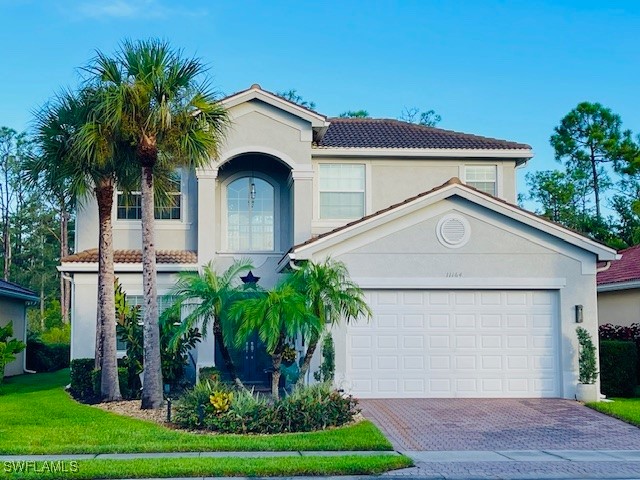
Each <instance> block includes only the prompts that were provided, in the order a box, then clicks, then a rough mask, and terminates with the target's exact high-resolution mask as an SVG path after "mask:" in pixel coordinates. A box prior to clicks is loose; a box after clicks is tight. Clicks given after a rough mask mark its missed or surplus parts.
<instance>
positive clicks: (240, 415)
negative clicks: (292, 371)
mask: <svg viewBox="0 0 640 480" xmlns="http://www.w3.org/2000/svg"><path fill="white" fill-rule="evenodd" d="M220 392H225V393H228V392H229V390H228V388H227V387H225V386H224V385H222V384H220V383H216V382H210V381H206V380H205V381H202V382H200V383H199V384H198V385H196V387H195V388H193V389H192V390H190V391H188V392H186V393H185V394H184V395H183V396H182V397H181V398H180V400H179V401H178V402H177V404H176V408H175V415H174V421H175V423H176V424H177V425H179V426H181V427H183V428H189V429H207V430H213V431H216V432H219V433H260V434H266V433H284V432H309V431H313V430H322V429H325V428H327V427H331V426H340V425H344V424H345V423H348V422H350V421H351V420H353V416H354V415H355V414H356V413H357V412H358V411H359V410H358V409H357V408H356V405H357V402H356V400H355V399H353V398H352V397H350V396H347V397H345V396H343V395H341V394H340V393H339V392H337V391H336V390H333V389H332V388H331V386H330V385H329V384H327V383H322V384H317V385H312V386H303V387H298V388H296V389H295V390H294V391H293V393H292V394H291V395H288V396H286V397H284V398H282V399H280V400H278V401H277V402H273V400H272V399H271V398H270V397H267V396H264V395H261V394H259V393H253V392H249V391H247V390H241V391H235V392H233V398H232V400H231V405H230V406H229V409H228V410H226V411H224V412H222V411H219V410H218V411H216V409H215V408H214V407H213V406H212V405H211V400H210V397H211V395H214V397H215V394H219V393H220ZM218 396H219V395H218Z"/></svg>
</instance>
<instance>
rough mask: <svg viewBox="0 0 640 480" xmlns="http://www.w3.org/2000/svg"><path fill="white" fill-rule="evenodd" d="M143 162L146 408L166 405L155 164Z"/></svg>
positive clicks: (144, 402)
mask: <svg viewBox="0 0 640 480" xmlns="http://www.w3.org/2000/svg"><path fill="white" fill-rule="evenodd" d="M142 163H143V167H142V188H141V193H142V199H141V203H142V288H143V292H144V318H143V325H144V327H143V328H144V356H143V358H144V364H143V365H144V377H143V378H144V380H143V382H142V408H143V409H151V408H160V407H161V406H162V402H163V399H162V367H161V359H160V328H159V326H158V291H157V284H156V245H155V239H154V237H155V235H154V234H155V217H154V195H153V193H154V192H153V166H152V165H149V164H148V163H144V162H142Z"/></svg>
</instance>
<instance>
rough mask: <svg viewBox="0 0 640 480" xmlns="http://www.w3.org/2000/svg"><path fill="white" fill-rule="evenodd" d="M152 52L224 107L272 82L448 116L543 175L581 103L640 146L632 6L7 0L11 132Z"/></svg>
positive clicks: (383, 111)
mask: <svg viewBox="0 0 640 480" xmlns="http://www.w3.org/2000/svg"><path fill="white" fill-rule="evenodd" d="M149 37H160V38H165V39H167V40H169V41H170V42H171V44H172V45H173V46H175V47H178V48H183V49H184V50H185V53H186V54H188V55H191V54H196V55H198V56H200V57H202V58H203V60H204V61H205V62H207V63H208V64H209V65H210V67H211V70H212V76H213V81H214V84H215V87H216V88H217V89H218V90H219V91H220V92H221V94H230V93H233V92H235V91H238V90H242V89H245V88H247V87H249V86H250V85H251V84H252V83H260V84H261V85H262V87H263V88H266V89H268V90H272V91H283V90H288V89H291V88H295V89H296V90H297V92H298V93H299V94H300V95H302V96H303V97H304V98H305V99H306V100H309V101H313V102H315V104H316V108H317V110H318V111H320V112H322V113H325V114H327V115H338V114H340V113H342V112H344V111H346V110H359V109H365V110H367V111H368V112H369V114H370V115H371V116H373V117H391V118H396V117H398V116H399V114H400V112H401V111H402V110H403V109H404V108H407V107H418V108H420V109H422V110H428V109H434V110H435V111H436V112H437V113H438V114H440V115H441V116H442V121H441V122H440V124H439V126H440V127H442V128H449V129H453V130H459V131H465V132H469V133H476V134H481V135H487V136H496V137H499V138H506V139H509V140H516V141H520V142H526V143H529V144H531V145H532V146H533V148H534V151H535V153H536V157H535V158H534V160H533V161H532V162H531V164H530V165H529V167H528V168H527V169H526V170H527V171H533V170H546V169H550V168H556V167H558V164H556V162H555V161H554V159H553V150H552V148H551V147H550V145H549V137H550V135H551V134H552V133H553V128H554V127H555V126H556V125H557V124H558V123H559V121H560V119H561V118H562V117H563V116H564V115H565V114H566V113H567V112H568V111H569V110H571V109H572V108H574V107H575V106H576V105H577V104H578V103H579V102H581V101H590V102H600V103H602V104H603V105H605V106H607V107H609V108H611V109H612V110H613V111H614V112H615V113H617V114H619V115H620V116H621V117H622V121H623V128H630V129H631V130H633V131H634V132H639V131H640V97H639V96H638V95H637V79H638V78H639V77H640V62H639V61H638V59H637V52H638V50H639V48H638V47H639V43H640V40H639V39H640V4H639V3H637V2H631V1H628V2H625V1H619V2H615V5H614V4H613V3H610V2H601V1H598V2H596V1H582V2H577V1H573V2H569V1H540V2H526V1H513V2H512V1H510V2H504V1H491V0H488V1H486V2H471V1H468V2H462V3H460V2H449V1H446V0H442V1H431V0H429V1H407V2H387V1H368V2H356V1H353V2H350V1H345V0H338V1H326V2H325V1H323V2H315V3H313V4H309V5H308V6H306V5H305V4H303V3H300V2H293V1H278V0H274V1H270V2H259V1H239V0H234V1H229V2H209V1H206V0H201V1H184V2H173V1H169V0H52V1H50V2H41V1H38V0H0V58H2V75H0V105H1V106H2V108H0V125H7V126H10V127H13V128H15V129H17V130H21V129H24V128H26V127H27V126H29V122H30V121H31V118H32V111H33V110H34V109H36V108H37V107H39V106H40V105H42V104H43V103H44V102H45V101H46V100H47V99H48V98H49V97H50V96H51V95H52V93H53V92H55V91H56V90H58V89H60V88H61V87H63V86H71V85H75V84H77V81H78V78H79V75H80V73H79V71H78V66H80V65H85V64H86V63H87V60H88V59H89V58H91V57H92V56H93V54H94V52H95V49H101V50H103V51H105V52H107V53H109V52H113V51H114V50H115V49H116V47H117V45H118V43H119V42H120V41H121V40H122V39H124V38H132V39H138V38H149ZM523 173H524V172H523ZM519 187H520V190H521V191H522V190H523V188H524V187H525V183H524V179H523V178H522V176H521V178H520V182H519Z"/></svg>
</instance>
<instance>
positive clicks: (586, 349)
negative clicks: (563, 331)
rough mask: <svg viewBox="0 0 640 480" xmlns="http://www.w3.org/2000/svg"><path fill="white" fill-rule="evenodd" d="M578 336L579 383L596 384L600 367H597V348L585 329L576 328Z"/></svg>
mask: <svg viewBox="0 0 640 480" xmlns="http://www.w3.org/2000/svg"><path fill="white" fill-rule="evenodd" d="M576 333H577V334H578V343H579V344H580V348H579V351H578V368H579V378H578V381H579V382H580V383H584V384H591V383H595V381H596V378H598V366H597V365H596V347H595V345H594V344H593V340H591V334H590V333H589V332H588V331H587V330H586V329H585V328H583V327H578V328H576Z"/></svg>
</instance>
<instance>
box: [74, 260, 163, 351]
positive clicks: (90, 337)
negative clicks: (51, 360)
mask: <svg viewBox="0 0 640 480" xmlns="http://www.w3.org/2000/svg"><path fill="white" fill-rule="evenodd" d="M116 277H118V279H119V280H120V283H121V284H122V289H123V290H124V292H125V293H126V294H127V295H131V296H133V295H136V296H138V295H139V296H141V295H142V293H143V292H142V274H141V273H137V272H136V273H123V272H117V271H116ZM73 278H74V281H73V287H72V298H71V302H72V306H73V308H72V318H71V325H72V330H71V333H72V335H71V359H76V358H93V356H94V352H95V338H96V314H97V304H98V294H97V292H98V282H97V280H98V277H97V275H96V274H95V273H76V274H75V275H74V277H73ZM174 284H175V275H174V274H169V273H159V274H158V296H162V295H166V294H167V293H168V292H169V291H170V290H171V288H172V287H173V286H174Z"/></svg>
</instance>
